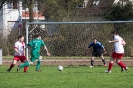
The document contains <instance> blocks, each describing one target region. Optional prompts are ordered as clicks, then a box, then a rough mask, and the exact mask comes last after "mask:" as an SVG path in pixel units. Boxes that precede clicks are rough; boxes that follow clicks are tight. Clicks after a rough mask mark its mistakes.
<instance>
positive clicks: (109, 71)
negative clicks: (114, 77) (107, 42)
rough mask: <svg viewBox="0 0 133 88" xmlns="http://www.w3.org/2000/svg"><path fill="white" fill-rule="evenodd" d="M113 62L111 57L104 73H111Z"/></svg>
mask: <svg viewBox="0 0 133 88" xmlns="http://www.w3.org/2000/svg"><path fill="white" fill-rule="evenodd" d="M113 63H114V61H113V58H111V59H110V62H109V66H108V70H106V71H105V72H106V73H111V70H112V67H113Z"/></svg>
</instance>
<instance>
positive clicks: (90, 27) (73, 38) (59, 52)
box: [26, 21, 133, 57]
mask: <svg viewBox="0 0 133 88" xmlns="http://www.w3.org/2000/svg"><path fill="white" fill-rule="evenodd" d="M31 25H35V27H34V28H31V27H30V26H31ZM113 30H117V31H118V33H119V35H120V36H121V37H122V38H123V39H124V40H125V41H126V43H127V44H126V46H125V56H133V47H132V45H133V41H132V38H133V21H99V22H27V23H26V43H28V42H29V41H30V40H32V39H33V36H34V35H35V34H41V36H42V39H43V40H44V42H45V43H46V46H47V48H48V50H49V52H50V53H51V54H52V56H86V55H91V52H89V53H88V54H86V53H85V50H86V48H87V47H88V44H89V43H91V42H92V40H93V38H97V40H98V41H99V42H101V43H102V44H103V45H104V47H105V49H106V51H107V52H108V53H107V54H106V55H107V56H110V54H111V52H112V48H113V44H110V43H108V41H109V40H112V35H111V31H113ZM28 53H29V50H28V49H27V50H26V54H27V57H28V55H29V54H28ZM41 54H42V55H45V54H46V53H45V52H44V50H43V49H42V51H41Z"/></svg>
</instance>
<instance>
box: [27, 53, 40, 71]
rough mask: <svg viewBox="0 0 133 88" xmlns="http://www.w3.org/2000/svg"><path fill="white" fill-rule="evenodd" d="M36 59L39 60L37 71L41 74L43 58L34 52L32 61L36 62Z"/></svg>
mask: <svg viewBox="0 0 133 88" xmlns="http://www.w3.org/2000/svg"><path fill="white" fill-rule="evenodd" d="M36 59H38V61H37V65H36V71H38V72H40V65H41V60H42V57H41V56H40V54H39V53H38V52H37V51H32V52H31V58H30V60H31V61H32V62H34V61H35V60H36Z"/></svg>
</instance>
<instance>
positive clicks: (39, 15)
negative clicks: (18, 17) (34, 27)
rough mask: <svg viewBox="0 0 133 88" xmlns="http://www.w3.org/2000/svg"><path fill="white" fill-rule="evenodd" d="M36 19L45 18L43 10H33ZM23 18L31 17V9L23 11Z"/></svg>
mask: <svg viewBox="0 0 133 88" xmlns="http://www.w3.org/2000/svg"><path fill="white" fill-rule="evenodd" d="M33 17H34V19H38V20H45V16H43V15H42V12H33ZM22 19H29V11H23V12H22Z"/></svg>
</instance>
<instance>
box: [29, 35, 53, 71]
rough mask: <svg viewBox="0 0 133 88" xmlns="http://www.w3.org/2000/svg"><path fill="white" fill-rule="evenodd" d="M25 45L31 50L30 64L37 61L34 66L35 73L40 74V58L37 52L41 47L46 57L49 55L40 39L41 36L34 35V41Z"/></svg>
mask: <svg viewBox="0 0 133 88" xmlns="http://www.w3.org/2000/svg"><path fill="white" fill-rule="evenodd" d="M27 45H28V46H29V47H30V48H31V58H30V60H31V62H34V61H36V60H37V59H38V61H37V65H36V71H38V72H40V64H41V60H42V56H41V55H40V54H39V52H40V48H41V46H43V47H44V49H45V50H46V52H47V55H48V56H50V55H51V54H50V53H49V51H48V49H47V47H46V44H45V43H44V42H43V40H42V39H41V36H40V35H38V34H37V35H35V39H33V40H32V41H30V42H29V43H28V44H27Z"/></svg>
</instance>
